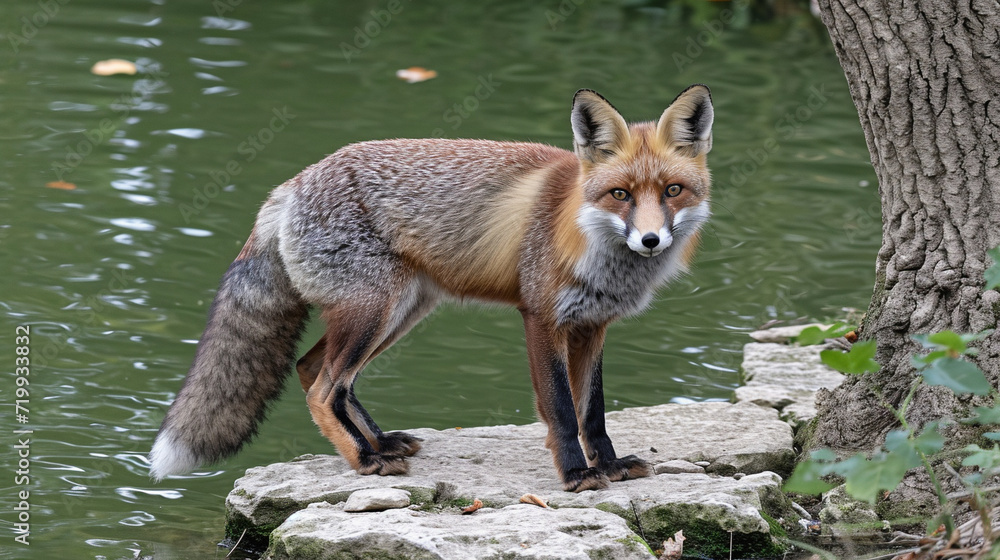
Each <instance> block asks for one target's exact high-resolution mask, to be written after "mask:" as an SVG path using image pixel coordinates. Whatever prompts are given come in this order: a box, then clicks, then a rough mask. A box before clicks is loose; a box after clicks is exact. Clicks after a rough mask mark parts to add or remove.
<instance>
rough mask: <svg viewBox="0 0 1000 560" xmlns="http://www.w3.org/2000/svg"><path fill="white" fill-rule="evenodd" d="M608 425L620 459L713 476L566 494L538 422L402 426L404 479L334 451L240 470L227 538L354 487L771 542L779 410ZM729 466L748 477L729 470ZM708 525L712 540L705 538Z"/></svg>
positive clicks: (614, 418) (747, 408) (720, 409)
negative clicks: (373, 472) (586, 511)
mask: <svg viewBox="0 0 1000 560" xmlns="http://www.w3.org/2000/svg"><path fill="white" fill-rule="evenodd" d="M607 427H608V432H609V434H610V435H611V438H612V440H613V441H614V444H615V449H616V450H617V451H618V453H619V454H620V455H627V454H636V455H639V456H640V457H642V458H643V459H646V460H647V461H649V462H650V463H652V464H659V463H664V462H666V461H669V460H673V459H683V460H686V461H690V462H694V461H708V462H709V465H708V467H706V471H707V472H708V473H710V474H660V475H655V476H652V477H649V478H641V479H635V480H626V481H621V482H615V483H612V484H611V486H610V487H609V488H606V489H602V490H597V491H585V492H581V493H569V492H564V491H563V490H562V485H561V483H560V481H559V479H558V477H557V474H556V471H555V467H554V466H553V464H552V458H551V457H552V456H551V453H550V452H549V451H548V450H546V449H545V447H544V441H545V433H546V432H545V428H544V426H542V425H541V424H538V423H536V424H529V425H526V426H493V427H481V428H465V429H451V430H432V429H428V428H421V429H416V430H406V431H407V433H409V434H411V435H414V436H417V437H420V438H422V439H423V440H424V441H423V449H421V451H420V452H419V453H417V454H416V455H415V456H413V457H410V458H409V462H410V473H409V474H408V475H405V476H386V477H380V476H362V475H359V474H357V473H356V472H354V471H353V470H351V469H350V468H349V467H348V465H347V463H346V461H344V460H343V459H342V458H340V457H337V456H304V457H301V458H299V459H296V460H293V461H291V462H288V463H278V464H273V465H269V466H266V467H255V468H251V469H249V470H247V472H246V475H245V476H244V477H243V478H241V479H239V480H237V482H236V487H235V488H234V490H233V491H232V492H231V493H230V494H229V496H228V497H227V499H226V509H227V534H229V535H230V536H232V537H234V538H235V537H239V536H240V534H241V533H242V531H243V529H249V531H248V532H249V533H250V538H251V539H254V538H255V539H257V540H258V541H260V540H262V539H264V538H266V537H267V535H268V534H270V532H271V531H272V530H274V529H275V528H276V527H278V526H279V525H281V524H282V523H284V522H285V520H286V519H287V518H289V517H290V516H291V515H292V514H293V513H295V512H296V511H299V510H302V509H304V508H305V507H306V506H307V505H308V504H311V503H319V502H326V503H330V504H339V503H341V502H344V501H346V500H347V499H348V497H349V496H350V495H351V494H352V493H353V492H355V491H357V490H363V489H371V488H399V489H402V490H406V491H408V492H410V501H411V503H412V504H416V507H423V508H425V509H430V508H439V509H440V508H441V507H444V506H448V505H456V506H457V505H468V504H469V503H471V502H472V500H474V499H479V500H481V501H482V502H483V503H484V504H485V505H486V506H487V507H490V508H496V509H499V508H506V506H510V505H513V504H517V503H519V499H520V497H521V496H522V495H524V494H526V493H531V494H535V495H537V496H539V497H541V498H542V499H543V500H545V501H546V502H547V503H548V504H549V505H550V506H553V507H557V508H597V509H601V510H604V511H609V512H612V513H615V514H617V515H618V516H619V517H621V518H623V519H625V520H627V521H630V522H631V523H636V522H637V521H638V522H639V523H641V525H642V528H643V531H644V534H645V536H646V538H647V539H650V542H658V541H656V539H660V540H665V539H666V537H668V536H673V533H674V532H676V531H677V530H678V529H683V528H685V527H690V526H692V523H693V524H696V525H697V526H698V527H699V530H700V531H701V535H702V540H703V541H707V540H710V539H712V538H716V537H717V538H718V539H719V542H722V541H723V540H724V541H726V542H728V540H729V534H728V532H729V531H735V532H736V533H737V535H736V538H735V542H736V544H737V545H739V546H744V547H746V550H747V551H750V550H751V549H752V550H753V551H757V550H758V549H759V548H760V547H765V548H766V547H767V546H769V545H770V544H771V543H772V539H771V536H770V532H769V526H768V523H767V521H765V519H764V517H763V516H762V514H761V512H762V511H766V510H767V509H768V508H770V510H771V511H770V512H768V513H767V514H768V515H770V516H771V517H772V518H778V517H781V516H782V515H784V512H783V511H782V508H783V507H784V506H785V505H787V501H786V499H785V498H784V496H783V495H782V494H781V492H780V484H781V479H780V477H779V476H778V475H776V474H774V473H773V472H770V471H776V472H780V473H784V474H787V473H788V472H789V470H790V468H791V465H792V461H793V459H794V456H795V453H794V450H793V449H792V430H791V427H790V426H789V425H788V424H787V423H785V422H783V421H781V420H780V419H779V418H778V414H777V411H775V410H773V409H769V408H763V407H760V406H757V405H754V404H751V403H737V404H729V403H718V402H713V403H697V404H688V405H679V404H667V405H659V406H653V407H646V408H634V409H627V410H623V411H616V412H611V413H608V414H607ZM737 472H739V473H746V474H747V475H748V476H745V477H743V478H741V479H740V480H735V479H733V478H732V477H731V476H729V475H732V474H735V473H737ZM754 473H760V474H754ZM720 475H721V476H720ZM453 509H455V510H456V511H457V508H453ZM394 511H397V512H398V511H400V510H394ZM389 513H390V512H383V513H380V514H377V515H383V514H389ZM365 515H375V514H365ZM394 515H395V514H394ZM474 515H478V512H477V513H476V514H474ZM713 531H714V532H715V533H717V534H715V537H709V536H707V535H709V534H712V533H713ZM661 533H662V535H661ZM685 534H688V533H687V532H686V533H685ZM698 541H699V539H698V538H695V537H693V536H690V535H689V540H688V541H687V542H686V543H685V545H686V547H687V548H686V550H698V546H699V542H698Z"/></svg>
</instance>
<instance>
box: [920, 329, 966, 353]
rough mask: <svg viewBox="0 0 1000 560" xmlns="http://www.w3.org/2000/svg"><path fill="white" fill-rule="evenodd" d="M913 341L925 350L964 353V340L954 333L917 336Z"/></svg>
mask: <svg viewBox="0 0 1000 560" xmlns="http://www.w3.org/2000/svg"><path fill="white" fill-rule="evenodd" d="M913 339H914V340H916V341H917V342H919V343H920V344H923V345H924V347H925V348H937V349H939V350H952V351H954V352H955V353H958V354H962V353H964V352H965V340H963V338H962V335H960V334H958V333H956V332H954V331H941V332H937V333H934V334H917V335H913Z"/></svg>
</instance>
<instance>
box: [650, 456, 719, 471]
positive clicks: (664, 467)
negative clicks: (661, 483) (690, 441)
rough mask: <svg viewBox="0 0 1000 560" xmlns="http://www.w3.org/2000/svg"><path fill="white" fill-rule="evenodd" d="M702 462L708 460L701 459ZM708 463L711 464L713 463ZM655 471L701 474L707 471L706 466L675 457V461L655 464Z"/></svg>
mask: <svg viewBox="0 0 1000 560" xmlns="http://www.w3.org/2000/svg"><path fill="white" fill-rule="evenodd" d="M700 462H703V463H708V462H707V461H700ZM708 464H709V465H710V464H711V463H708ZM706 466H708V465H706ZM653 472H654V473H656V474H680V473H696V474H701V473H704V472H705V467H703V466H700V465H696V464H694V463H692V462H690V461H684V460H681V459H674V460H673V461H667V462H666V463H660V464H658V465H656V466H654V467H653Z"/></svg>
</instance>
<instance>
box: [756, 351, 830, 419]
mask: <svg viewBox="0 0 1000 560" xmlns="http://www.w3.org/2000/svg"><path fill="white" fill-rule="evenodd" d="M822 350H823V346H822V345H818V346H794V345H792V346H790V345H786V344H775V343H756V342H755V343H750V344H747V345H745V346H744V347H743V374H744V378H745V380H746V384H745V385H744V386H742V387H738V388H737V389H736V401H737V402H751V403H754V404H757V405H760V406H765V407H769V408H774V409H777V410H780V411H781V413H782V417H784V418H786V419H787V420H789V421H790V422H791V423H792V424H793V425H796V426H798V425H802V424H805V423H806V422H809V421H810V420H812V419H813V418H815V417H816V391H818V390H819V389H824V388H825V389H833V388H835V387H837V386H839V385H840V384H841V383H843V381H844V379H845V377H844V375H843V374H842V373H839V372H837V371H834V370H833V369H830V368H829V367H827V366H826V365H824V364H823V362H821V361H820V358H819V353H820V352H821V351H822Z"/></svg>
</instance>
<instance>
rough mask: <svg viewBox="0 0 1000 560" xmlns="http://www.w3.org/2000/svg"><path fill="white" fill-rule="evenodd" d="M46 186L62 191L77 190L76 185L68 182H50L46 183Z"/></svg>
mask: <svg viewBox="0 0 1000 560" xmlns="http://www.w3.org/2000/svg"><path fill="white" fill-rule="evenodd" d="M45 186H46V187H48V188H50V189H62V190H64V191H71V190H74V189H76V185H74V184H73V183H67V182H66V181H50V182H48V183H45Z"/></svg>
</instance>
